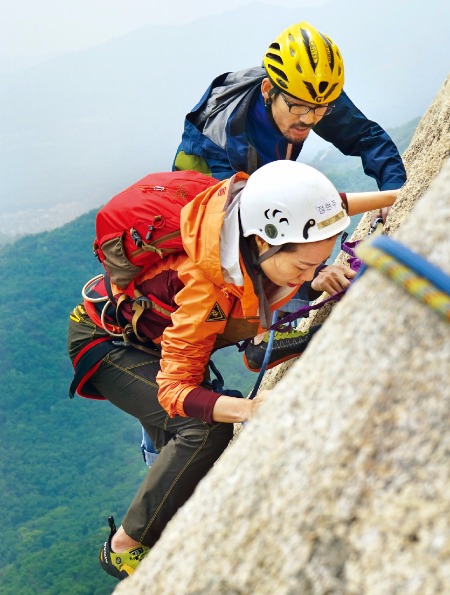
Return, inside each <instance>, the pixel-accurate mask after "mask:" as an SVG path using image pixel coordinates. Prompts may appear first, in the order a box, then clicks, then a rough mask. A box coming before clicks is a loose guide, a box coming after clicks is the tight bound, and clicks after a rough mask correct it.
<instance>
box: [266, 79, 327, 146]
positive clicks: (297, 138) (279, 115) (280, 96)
mask: <svg viewBox="0 0 450 595" xmlns="http://www.w3.org/2000/svg"><path fill="white" fill-rule="evenodd" d="M272 88H273V85H272V83H271V82H270V80H269V79H264V80H263V83H262V86H261V91H262V94H263V97H264V99H265V100H267V99H268V98H269V91H270V90H271V89H272ZM292 106H305V107H310V108H315V107H318V106H317V105H316V104H315V103H309V102H307V101H302V100H300V99H296V98H295V97H292V95H288V94H287V93H277V94H276V95H274V96H272V97H271V109H272V117H273V119H274V121H275V124H276V125H277V126H278V128H279V129H280V132H281V134H282V135H283V136H284V138H285V139H286V140H288V141H289V142H291V143H296V144H298V143H303V142H304V141H305V140H306V138H307V136H308V134H309V133H310V132H311V129H312V128H313V127H314V126H315V125H316V124H317V123H318V122H320V120H321V119H322V118H323V115H317V114H316V113H315V111H314V109H311V110H309V111H308V113H307V114H303V115H295V114H292V113H291V112H290V111H289V110H290V109H294V111H295V110H296V108H295V107H294V108H293V107H292ZM321 107H326V104H325V105H321Z"/></svg>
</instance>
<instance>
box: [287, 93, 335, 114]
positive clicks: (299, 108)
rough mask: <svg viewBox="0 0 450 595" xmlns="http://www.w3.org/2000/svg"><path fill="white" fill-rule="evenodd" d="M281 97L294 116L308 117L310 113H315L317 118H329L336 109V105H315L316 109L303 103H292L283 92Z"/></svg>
mask: <svg viewBox="0 0 450 595" xmlns="http://www.w3.org/2000/svg"><path fill="white" fill-rule="evenodd" d="M280 95H281V97H282V98H283V101H284V103H285V104H286V105H287V106H288V110H289V113H291V114H293V115H294V116H306V114H309V112H314V115H315V116H320V117H321V116H328V114H329V113H330V112H331V111H332V109H333V108H334V105H315V106H314V107H309V106H308V105H303V104H301V103H291V102H290V101H288V100H287V99H286V97H285V96H284V93H281V91H280Z"/></svg>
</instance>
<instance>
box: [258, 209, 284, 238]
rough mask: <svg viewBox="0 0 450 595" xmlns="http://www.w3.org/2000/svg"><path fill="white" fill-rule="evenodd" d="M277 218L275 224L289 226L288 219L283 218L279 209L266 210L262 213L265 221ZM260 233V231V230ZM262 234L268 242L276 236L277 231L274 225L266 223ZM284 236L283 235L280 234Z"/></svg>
mask: <svg viewBox="0 0 450 595" xmlns="http://www.w3.org/2000/svg"><path fill="white" fill-rule="evenodd" d="M277 216H278V221H277V223H278V224H280V223H287V224H288V225H289V219H288V218H287V217H283V211H281V210H280V209H273V210H271V209H266V210H265V211H264V217H265V218H266V219H269V220H270V219H275V218H276V217H277ZM261 231H262V230H261ZM264 233H265V234H266V236H267V237H268V238H269V239H270V240H274V239H275V238H276V237H277V236H278V233H279V231H278V229H277V226H276V225H275V224H274V223H267V224H266V225H265V227H264ZM281 235H282V236H283V235H284V234H283V233H282V234H281Z"/></svg>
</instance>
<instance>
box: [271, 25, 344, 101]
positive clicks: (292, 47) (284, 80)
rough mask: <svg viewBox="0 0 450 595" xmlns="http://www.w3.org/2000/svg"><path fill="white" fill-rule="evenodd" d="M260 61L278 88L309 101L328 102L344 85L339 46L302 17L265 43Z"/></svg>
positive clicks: (336, 95) (342, 64)
mask: <svg viewBox="0 0 450 595" xmlns="http://www.w3.org/2000/svg"><path fill="white" fill-rule="evenodd" d="M263 64H264V67H265V69H266V70H267V74H268V76H269V78H270V80H271V81H272V83H273V84H274V85H275V86H276V87H278V89H281V90H282V91H285V92H286V93H288V94H289V95H292V96H293V97H297V98H298V99H302V100H303V101H308V102H310V103H331V102H333V101H334V100H335V99H337V98H338V97H339V95H340V93H341V91H342V88H343V86H344V62H343V60H342V57H341V53H340V51H339V48H338V47H337V45H336V44H335V43H334V42H333V41H332V40H331V39H330V38H329V37H328V36H327V35H325V34H324V33H321V32H320V31H317V29H314V27H312V26H311V25H310V24H309V23H307V22H306V21H302V22H301V23H297V24H296V25H292V26H291V27H288V28H287V29H285V30H284V31H283V32H282V33H280V35H278V37H277V38H276V39H275V41H274V42H273V43H272V44H271V45H270V46H269V49H268V50H267V52H266V54H265V56H264V60H263Z"/></svg>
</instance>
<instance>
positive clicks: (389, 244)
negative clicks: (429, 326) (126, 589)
mask: <svg viewBox="0 0 450 595" xmlns="http://www.w3.org/2000/svg"><path fill="white" fill-rule="evenodd" d="M356 252H357V255H358V256H359V257H360V258H361V259H362V261H363V267H362V268H361V270H360V272H359V275H358V276H360V275H362V274H363V273H364V271H365V270H366V269H367V266H371V267H373V268H375V269H377V270H378V271H379V272H381V273H383V274H384V275H385V276H386V277H388V278H389V279H391V280H392V281H394V283H396V284H397V285H399V286H400V287H402V288H403V289H404V290H405V291H407V292H408V293H409V294H410V295H412V296H413V297H415V298H416V299H417V300H418V301H420V302H421V303H423V304H425V305H426V306H428V307H429V308H430V309H432V310H433V311H434V312H436V313H437V314H438V315H439V316H441V318H443V319H444V320H446V321H447V322H450V276H449V275H448V274H447V273H445V272H444V271H443V270H442V269H440V268H439V267H437V266H436V265H434V264H432V263H431V262H429V261H428V260H427V259H426V258H424V257H423V256H421V255H420V254H417V253H416V252H413V251H412V250H411V249H410V248H407V247H406V246H404V245H403V244H401V243H400V242H397V241H395V240H393V239H392V238H390V237H388V236H383V235H380V236H377V237H375V238H373V239H371V240H366V241H365V242H362V243H361V244H359V245H358V247H357V249H356Z"/></svg>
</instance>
